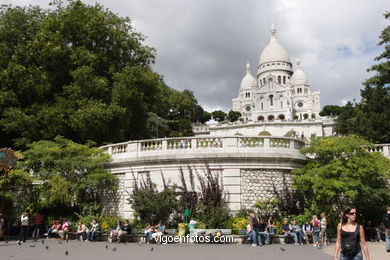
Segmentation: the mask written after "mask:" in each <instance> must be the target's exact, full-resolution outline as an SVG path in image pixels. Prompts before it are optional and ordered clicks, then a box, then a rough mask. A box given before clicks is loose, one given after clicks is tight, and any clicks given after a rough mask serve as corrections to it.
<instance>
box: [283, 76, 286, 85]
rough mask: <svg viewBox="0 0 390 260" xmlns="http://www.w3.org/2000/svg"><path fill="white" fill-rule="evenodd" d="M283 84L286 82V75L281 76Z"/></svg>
mask: <svg viewBox="0 0 390 260" xmlns="http://www.w3.org/2000/svg"><path fill="white" fill-rule="evenodd" d="M283 84H286V76H283Z"/></svg>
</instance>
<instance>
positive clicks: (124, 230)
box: [118, 219, 131, 243]
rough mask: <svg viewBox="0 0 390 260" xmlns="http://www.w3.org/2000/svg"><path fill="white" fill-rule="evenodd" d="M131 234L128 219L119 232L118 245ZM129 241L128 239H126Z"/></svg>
mask: <svg viewBox="0 0 390 260" xmlns="http://www.w3.org/2000/svg"><path fill="white" fill-rule="evenodd" d="M130 233H131V227H130V223H129V221H128V220H127V219H126V220H125V224H123V225H122V226H121V229H120V230H119V233H118V243H119V242H120V240H121V238H125V237H127V234H130ZM126 241H127V239H126Z"/></svg>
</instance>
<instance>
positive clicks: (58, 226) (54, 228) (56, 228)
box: [44, 220, 62, 238]
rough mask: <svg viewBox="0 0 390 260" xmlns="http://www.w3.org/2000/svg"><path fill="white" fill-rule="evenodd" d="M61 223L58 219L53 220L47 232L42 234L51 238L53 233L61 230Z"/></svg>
mask: <svg viewBox="0 0 390 260" xmlns="http://www.w3.org/2000/svg"><path fill="white" fill-rule="evenodd" d="M61 227H62V224H61V222H60V221H58V220H55V221H54V223H53V225H52V226H51V227H50V228H49V229H48V230H47V233H45V234H44V236H47V238H53V235H55V234H57V235H58V231H60V230H61Z"/></svg>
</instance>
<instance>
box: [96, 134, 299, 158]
mask: <svg viewBox="0 0 390 260" xmlns="http://www.w3.org/2000/svg"><path fill="white" fill-rule="evenodd" d="M304 146H305V143H304V141H303V140H301V139H296V138H289V137H272V136H231V137H226V136H225V137H182V138H163V139H149V140H137V141H129V142H125V143H118V144H112V145H106V146H103V147H101V148H102V149H104V150H105V151H106V152H107V153H108V154H110V155H111V156H113V158H114V161H115V157H122V158H124V157H127V158H132V157H133V158H134V157H144V156H155V155H160V156H163V155H170V154H172V153H174V154H183V153H185V154H187V155H188V156H191V155H193V156H195V157H199V156H201V155H202V154H203V153H205V152H207V151H210V152H215V153H218V154H221V155H222V154H227V153H240V151H242V152H244V153H245V152H246V153H248V152H249V153H250V152H256V151H255V150H256V149H262V151H263V153H269V152H272V151H276V152H277V151H279V150H281V149H284V150H288V151H289V153H291V152H292V153H294V154H296V156H298V154H300V153H299V149H300V148H302V147H304ZM259 151H260V150H259ZM279 152H281V151H279ZM299 157H300V156H299Z"/></svg>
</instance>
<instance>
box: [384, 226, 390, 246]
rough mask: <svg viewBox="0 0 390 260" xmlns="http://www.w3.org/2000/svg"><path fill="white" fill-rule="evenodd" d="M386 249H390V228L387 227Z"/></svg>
mask: <svg viewBox="0 0 390 260" xmlns="http://www.w3.org/2000/svg"><path fill="white" fill-rule="evenodd" d="M385 233H386V249H387V250H390V229H386V231H385Z"/></svg>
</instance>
